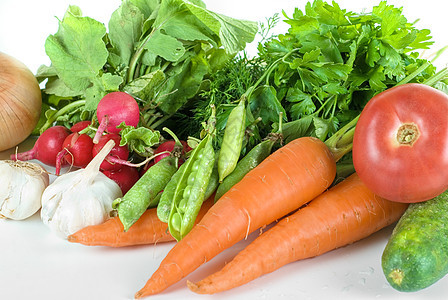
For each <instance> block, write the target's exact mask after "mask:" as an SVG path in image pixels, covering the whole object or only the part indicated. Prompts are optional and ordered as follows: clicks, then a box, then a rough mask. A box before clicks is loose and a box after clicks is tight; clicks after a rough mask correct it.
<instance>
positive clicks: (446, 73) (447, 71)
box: [423, 68, 448, 86]
mask: <svg viewBox="0 0 448 300" xmlns="http://www.w3.org/2000/svg"><path fill="white" fill-rule="evenodd" d="M447 76H448V69H447V68H443V69H442V70H441V71H440V72H438V73H437V74H435V75H434V76H432V77H431V78H428V79H427V80H425V81H424V82H423V84H426V85H429V86H433V85H434V84H436V83H437V82H439V81H440V80H442V79H444V78H445V77H447Z"/></svg>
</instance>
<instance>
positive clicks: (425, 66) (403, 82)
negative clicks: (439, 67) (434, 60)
mask: <svg viewBox="0 0 448 300" xmlns="http://www.w3.org/2000/svg"><path fill="white" fill-rule="evenodd" d="M430 65H431V62H429V61H427V62H425V63H424V64H422V65H421V66H420V67H419V68H418V69H417V70H415V71H414V72H412V73H411V74H409V75H408V76H406V77H405V78H404V79H403V80H401V81H400V82H399V83H397V84H396V85H401V84H405V83H408V82H410V81H411V80H412V79H414V78H415V77H416V76H417V75H419V74H420V73H421V72H423V71H424V70H425V69H426V68H427V67H429V66H430Z"/></svg>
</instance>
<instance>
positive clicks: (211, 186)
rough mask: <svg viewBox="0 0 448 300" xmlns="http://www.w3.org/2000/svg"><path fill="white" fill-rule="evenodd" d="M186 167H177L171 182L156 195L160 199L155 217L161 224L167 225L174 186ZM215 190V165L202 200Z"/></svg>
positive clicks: (216, 176) (216, 169)
mask: <svg viewBox="0 0 448 300" xmlns="http://www.w3.org/2000/svg"><path fill="white" fill-rule="evenodd" d="M186 166H187V165H186V164H183V165H181V166H180V167H179V170H178V171H177V172H176V173H175V174H174V175H173V177H171V180H170V181H169V182H168V184H167V185H166V187H165V190H164V191H163V192H162V193H160V194H159V195H158V196H159V197H160V199H159V201H158V204H157V216H158V218H159V220H160V221H162V222H165V223H168V218H169V216H170V211H171V205H172V202H173V197H174V191H175V190H176V186H177V184H178V183H179V178H180V177H181V176H182V173H183V172H184V170H185V167H186ZM217 188H218V167H217V165H216V163H215V167H214V168H213V171H212V174H211V175H210V180H209V182H208V185H207V189H206V190H205V195H204V199H208V197H210V196H211V195H212V194H213V193H214V192H215V191H216V189H217ZM156 198H157V197H156ZM155 201H156V199H154V202H155Z"/></svg>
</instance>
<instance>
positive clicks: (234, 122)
mask: <svg viewBox="0 0 448 300" xmlns="http://www.w3.org/2000/svg"><path fill="white" fill-rule="evenodd" d="M245 129H246V109H245V101H244V98H242V99H241V100H240V102H239V103H238V105H237V106H236V107H235V108H234V109H233V110H232V111H231V112H230V115H229V118H228V119H227V124H226V128H225V130H224V136H223V139H222V144H221V150H220V152H219V157H218V174H219V182H222V181H223V180H224V178H225V177H226V176H227V175H229V174H230V173H232V171H233V170H234V169H235V167H236V164H237V163H238V160H239V158H240V154H241V147H242V145H243V138H244V132H245Z"/></svg>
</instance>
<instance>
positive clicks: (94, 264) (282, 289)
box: [0, 0, 448, 300]
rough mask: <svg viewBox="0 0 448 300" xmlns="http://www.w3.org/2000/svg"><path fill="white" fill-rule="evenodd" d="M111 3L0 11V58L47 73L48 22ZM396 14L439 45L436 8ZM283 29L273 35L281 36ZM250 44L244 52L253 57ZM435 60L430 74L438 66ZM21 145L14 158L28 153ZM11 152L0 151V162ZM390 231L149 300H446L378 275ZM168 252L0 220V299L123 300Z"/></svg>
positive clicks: (245, 8)
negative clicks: (238, 280) (230, 282)
mask: <svg viewBox="0 0 448 300" xmlns="http://www.w3.org/2000/svg"><path fill="white" fill-rule="evenodd" d="M120 2H121V1H119V0H89V1H87V0H72V1H66V0H58V1H56V0H54V1H50V0H40V1H29V0H25V1H17V0H2V1H1V2H0V51H2V52H6V53H8V54H10V55H13V56H15V57H16V58H18V59H19V60H21V61H22V62H24V63H25V64H26V65H27V66H28V67H29V68H30V69H31V70H32V71H33V72H35V71H36V70H37V68H38V67H39V65H41V64H49V60H48V58H47V57H46V55H45V51H44V48H43V45H44V41H45V38H46V37H47V36H48V35H49V34H53V33H55V32H56V30H57V20H56V18H55V17H62V16H63V14H64V12H65V10H66V9H67V7H68V5H69V4H75V5H78V6H79V7H81V9H82V10H83V13H84V15H86V16H90V17H93V18H94V19H96V20H99V21H101V22H103V23H107V21H108V20H109V17H110V14H111V13H112V12H113V10H115V9H116V8H117V7H118V5H119V4H120ZM205 2H206V4H207V7H208V8H209V9H212V10H214V11H217V12H220V13H223V14H226V15H229V16H232V17H236V18H245V19H249V20H254V21H263V20H264V19H265V18H267V17H270V16H271V15H272V14H273V13H275V12H281V10H282V9H283V10H285V11H286V13H288V14H290V15H291V13H292V9H293V8H294V7H296V6H298V7H300V8H302V7H303V5H304V3H305V1H291V0H276V1H267V0H259V1H256V0H246V1H243V0H238V1H237V0H226V1H222V0H206V1H205ZM338 3H339V4H340V6H341V7H342V8H347V9H349V10H353V11H361V10H362V9H363V8H367V9H369V8H371V7H372V5H373V4H372V3H378V1H365V0H362V1H342V0H341V1H338ZM389 3H390V4H396V5H397V6H404V12H405V16H406V17H407V18H408V20H410V21H412V20H415V19H418V18H419V19H420V21H419V23H418V24H419V26H418V27H419V28H429V29H431V32H432V33H433V37H434V40H435V41H436V42H437V43H436V45H435V46H434V47H433V49H435V50H436V49H439V48H441V47H443V46H445V45H448V35H447V34H446V28H447V24H448V21H447V18H446V11H445V10H444V8H443V7H441V6H443V4H442V3H443V2H442V1H430V0H427V1H414V0H412V1H410V0H408V1H389ZM285 28H287V27H285V26H284V25H280V26H278V29H277V31H278V32H284V30H285ZM255 46H256V44H255V43H254V44H251V45H249V46H248V49H249V50H248V51H249V53H254V49H255ZM447 61H448V60H447V57H446V55H445V56H444V57H441V58H440V59H439V61H438V62H437V63H436V65H438V66H444V65H446V64H447ZM30 146H31V145H30V143H29V142H25V143H24V144H22V145H20V148H19V149H22V150H24V149H26V148H29V147H30ZM12 151H13V150H9V151H5V152H0V159H6V158H7V157H8V154H9V153H12ZM391 230H392V226H390V227H388V228H385V229H383V230H381V231H380V232H378V233H376V234H374V235H372V236H371V237H369V238H367V239H364V240H362V241H360V242H357V243H355V244H352V245H350V246H346V247H343V248H341V249H338V250H335V251H332V252H330V253H327V254H324V255H322V256H319V257H316V258H312V259H307V260H303V261H300V262H295V263H292V264H289V265H287V266H284V267H283V268H281V269H279V270H277V271H275V272H273V273H271V274H268V275H265V276H262V277H260V278H258V279H256V280H254V281H252V282H250V283H248V284H246V285H244V286H242V287H239V288H236V289H233V290H231V291H228V292H224V293H221V294H218V295H214V296H204V295H201V296H199V295H196V294H194V293H192V292H190V291H189V290H188V288H187V287H186V286H185V281H182V282H179V283H178V284H176V285H174V286H172V287H171V288H169V289H167V290H166V291H165V292H164V293H162V294H160V295H156V296H152V297H150V298H148V299H180V298H181V299H214V300H216V299H345V300H351V299H396V300H398V299H406V300H408V299H433V300H438V299H447V295H448V277H447V278H444V279H442V280H441V281H439V282H437V283H436V284H434V285H433V286H431V287H429V288H427V289H425V290H422V291H420V292H415V293H401V292H398V291H396V290H394V289H392V288H391V287H390V286H389V285H388V284H387V282H386V279H385V278H384V275H383V273H382V270H381V263H380V260H381V254H382V251H383V249H384V246H385V244H386V242H387V239H388V237H389V235H390V233H391ZM256 234H257V233H255V234H253V235H251V236H250V237H249V239H248V240H247V241H242V242H240V243H238V244H236V245H235V246H234V247H232V248H230V249H228V250H226V251H225V252H223V253H222V254H220V255H219V256H217V257H216V258H215V259H213V260H212V261H210V262H209V263H207V264H206V265H204V266H202V267H201V268H199V269H198V270H196V271H195V272H194V273H192V274H191V275H190V276H188V279H190V280H193V281H196V280H199V279H201V278H203V277H205V276H206V275H208V274H210V273H212V272H213V271H216V270H218V269H219V268H220V267H222V266H223V264H224V263H225V262H226V261H228V260H230V259H231V258H232V257H233V256H234V255H235V254H236V253H237V252H238V251H239V250H241V249H242V248H243V247H244V246H245V245H247V243H248V242H250V240H251V239H253V238H254V236H255V235H256ZM173 245H174V243H164V244H158V245H149V246H138V247H127V248H122V249H112V248H107V247H87V246H83V245H78V244H71V243H69V242H67V241H64V240H61V239H59V238H57V237H56V236H55V235H54V234H52V233H51V232H50V231H49V230H48V228H46V227H45V225H43V223H42V222H41V220H40V217H39V213H36V214H35V215H34V216H33V217H31V218H29V219H27V220H24V221H12V220H0V299H5V300H6V299H7V300H10V299H11V300H37V299H39V300H40V299H45V300H56V299H58V300H59V299H64V300H71V299H73V300H75V299H76V300H79V299H84V300H90V299H92V300H94V299H95V300H97V299H99V300H102V299H107V300H122V299H132V298H133V295H134V293H135V292H136V291H138V290H139V289H140V288H141V287H142V286H143V285H144V284H145V282H146V280H147V279H148V278H149V277H150V275H151V274H152V273H153V272H154V271H155V269H156V268H157V267H158V265H159V263H160V261H161V260H162V259H163V257H164V256H165V254H166V253H167V252H168V251H169V250H170V249H171V247H172V246H173Z"/></svg>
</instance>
